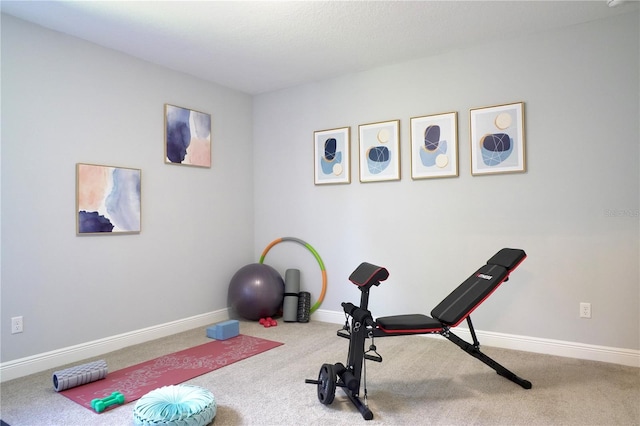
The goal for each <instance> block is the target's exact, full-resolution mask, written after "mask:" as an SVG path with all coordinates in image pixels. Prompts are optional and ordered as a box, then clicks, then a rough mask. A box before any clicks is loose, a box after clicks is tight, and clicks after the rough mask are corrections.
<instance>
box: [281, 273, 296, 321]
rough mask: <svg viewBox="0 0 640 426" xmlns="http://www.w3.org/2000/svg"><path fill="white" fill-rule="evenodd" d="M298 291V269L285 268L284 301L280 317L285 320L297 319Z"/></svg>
mask: <svg viewBox="0 0 640 426" xmlns="http://www.w3.org/2000/svg"><path fill="white" fill-rule="evenodd" d="M299 292H300V270H299V269H287V270H286V271H285V273H284V302H283V304H282V319H283V320H284V321H285V322H296V321H297V320H298V293H299Z"/></svg>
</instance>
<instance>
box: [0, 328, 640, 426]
mask: <svg viewBox="0 0 640 426" xmlns="http://www.w3.org/2000/svg"><path fill="white" fill-rule="evenodd" d="M339 328H340V326H338V325H336V324H327V323H321V322H315V321H312V322H310V323H305V324H301V323H283V322H280V323H279V324H278V326H277V327H272V328H264V327H262V326H261V325H259V324H258V323H256V322H248V321H242V322H241V325H240V332H241V333H243V334H247V335H251V336H257V337H262V338H266V339H271V340H276V341H279V342H283V343H284V345H283V346H280V347H278V348H275V349H272V350H270V351H267V352H265V353H262V354H259V355H256V356H254V357H251V358H249V359H246V360H243V361H240V362H237V363H235V364H232V365H229V366H226V367H224V368H221V369H219V370H216V371H213V372H211V373H208V374H205V375H203V376H200V377H196V378H194V379H192V380H190V381H188V382H187V383H190V384H193V385H197V386H202V387H205V388H207V389H209V390H211V392H213V394H214V395H215V397H216V401H217V404H218V409H217V415H216V417H215V419H214V421H213V423H212V424H213V425H216V426H219V425H299V424H306V425H352V424H365V423H367V424H382V425H417V424H420V425H422V424H434V425H462V424H464V425H640V369H638V368H633V367H625V366H620V365H615V364H607V363H602V362H595V361H584V360H577V359H571V358H562V357H556V356H548V355H540V354H532V353H526V352H518V351H512V350H505V349H497V348H491V347H482V350H483V352H485V353H486V354H487V355H489V356H490V357H492V358H494V359H495V360H496V361H497V362H499V363H501V364H502V365H504V366H505V367H506V368H508V369H510V370H512V371H513V372H514V373H516V374H517V375H519V376H520V377H523V378H525V379H527V380H530V381H531V382H532V383H533V388H532V389H530V390H525V389H523V388H521V387H520V386H518V385H516V384H514V383H512V382H510V381H509V380H506V379H504V378H503V377H500V376H498V375H497V374H496V373H495V371H493V370H492V369H490V368H488V367H487V366H485V365H484V364H482V363H481V362H480V361H478V360H476V359H475V358H473V357H471V356H469V355H468V354H466V353H465V352H463V351H462V350H460V349H459V348H458V347H457V346H455V345H453V344H452V343H450V342H448V341H447V340H445V339H444V338H440V337H436V338H434V337H425V336H402V337H389V338H379V339H376V340H375V344H376V346H377V350H378V352H379V353H380V355H381V356H382V357H383V362H382V363H375V362H369V361H368V362H367V363H366V373H367V394H368V405H369V407H370V408H371V410H372V411H373V413H374V419H373V420H371V421H369V422H367V421H365V420H364V419H363V418H362V417H361V415H360V413H359V412H358V411H357V410H356V409H355V407H353V405H352V404H351V402H350V401H349V400H348V398H347V397H346V396H345V395H344V393H343V392H342V390H341V389H338V390H337V392H336V397H335V400H334V402H333V403H332V404H331V405H323V404H321V403H320V402H319V401H318V398H317V396H316V386H315V385H310V384H305V382H304V381H305V379H307V378H309V379H315V378H317V376H318V371H319V370H320V367H321V366H322V364H323V363H331V364H333V363H335V362H343V363H344V362H345V361H346V358H347V348H348V343H349V342H348V340H346V339H342V338H339V337H337V336H336V331H337V330H338V329H339ZM208 341H210V340H209V339H208V338H207V337H206V334H205V329H204V328H203V329H196V330H191V331H188V332H185V333H180V334H177V335H175V336H170V337H166V338H163V339H159V340H156V341H153V342H149V343H146V344H141V345H136V346H132V347H129V348H126V349H123V350H119V351H116V352H112V353H108V354H105V355H103V356H102V357H100V358H102V359H105V360H106V361H107V364H108V366H109V370H110V371H115V370H118V369H121V368H124V367H128V366H130V365H134V364H137V363H140V362H143V361H147V360H149V359H152V358H156V357H158V356H161V355H165V354H168V353H171V352H175V351H178V350H181V349H185V348H188V347H191V346H195V345H197V344H201V343H205V342H208ZM481 343H482V342H481ZM100 358H96V359H100ZM93 360H94V359H90V360H86V361H83V362H88V361H93ZM81 363H82V362H78V363H75V364H71V365H67V366H60V367H58V368H56V369H55V370H58V369H61V368H66V367H70V366H72V365H78V364H81ZM53 371H54V370H51V371H46V372H42V373H38V374H33V375H31V376H28V377H23V378H20V379H16V380H11V381H8V382H5V383H3V384H2V385H1V386H0V418H2V421H4V422H6V423H8V424H9V425H11V426H21V425H23V426H35V425H61V426H75V425H77V426H86V425H96V426H100V425H109V426H113V425H131V424H133V417H132V412H133V408H134V406H135V403H130V404H126V405H124V406H120V407H118V408H116V409H114V410H110V411H107V412H104V413H102V414H96V413H93V412H91V411H90V410H88V409H86V408H83V407H81V406H80V405H78V404H76V403H74V402H72V401H70V400H68V399H67V398H65V397H64V396H62V395H59V394H57V393H56V392H55V390H54V389H53V384H52V379H51V374H52V372H53ZM362 393H363V392H362V391H361V394H362Z"/></svg>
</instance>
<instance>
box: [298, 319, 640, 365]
mask: <svg viewBox="0 0 640 426" xmlns="http://www.w3.org/2000/svg"><path fill="white" fill-rule="evenodd" d="M311 319H312V320H314V321H322V322H329V323H335V324H344V321H345V317H344V313H342V312H335V311H323V310H317V311H315V312H314V313H313V315H312V317H311ZM452 331H454V332H455V334H457V335H458V336H460V337H461V338H463V339H465V340H467V341H469V342H471V340H472V339H471V333H470V332H469V330H468V329H465V328H462V327H456V329H455V330H452ZM425 336H432V337H436V335H425ZM476 336H477V337H478V340H479V341H480V343H481V345H482V346H493V347H496V348H503V349H513V350H517V351H525V352H533V353H538V354H545V355H556V356H562V357H567V358H577V359H585V360H591V361H602V362H609V363H612V364H621V365H626V366H629V367H640V351H638V350H634V349H621V348H612V347H607V346H597V345H589V344H586V343H577V342H566V341H562V340H552V339H542V338H539V337H529V336H516V335H512V334H504V333H494V332H490V331H479V330H476Z"/></svg>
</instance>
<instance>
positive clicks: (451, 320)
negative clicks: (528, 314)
mask: <svg viewBox="0 0 640 426" xmlns="http://www.w3.org/2000/svg"><path fill="white" fill-rule="evenodd" d="M526 257H527V255H526V253H525V252H524V251H523V250H519V249H510V248H504V249H502V250H500V251H499V252H498V253H496V254H495V255H494V256H493V257H491V259H489V260H488V261H487V263H486V265H484V266H482V267H481V268H480V269H478V270H477V271H476V272H474V273H473V274H472V275H471V276H470V277H469V278H467V279H466V280H465V281H464V282H463V283H462V284H460V285H459V286H458V287H457V288H456V289H455V290H453V292H451V294H449V295H448V296H447V297H446V298H445V299H444V300H443V301H442V302H440V303H439V304H438V305H437V306H436V307H435V308H433V310H432V311H431V316H427V315H423V314H409V315H394V316H387V317H380V318H376V319H375V320H374V318H373V316H372V315H371V312H370V311H369V310H368V304H369V291H370V289H371V287H373V286H378V285H380V283H381V282H382V281H384V280H386V279H387V278H388V277H389V272H388V271H387V269H385V268H383V267H380V266H376V265H373V264H370V263H366V262H363V263H361V264H360V266H358V267H357V268H356V270H355V271H353V273H351V275H350V276H349V280H350V281H351V282H352V283H353V284H355V285H356V286H358V288H359V289H360V291H361V297H360V306H355V305H354V304H352V303H343V304H342V307H343V309H344V312H345V315H346V317H347V321H346V323H345V326H344V327H343V328H342V330H339V331H338V336H340V337H344V338H347V339H349V353H348V359H347V364H346V366H345V365H344V364H342V363H336V364H323V365H322V367H321V368H320V372H319V374H318V379H317V380H311V379H308V380H306V383H311V384H315V385H317V394H318V399H319V400H320V402H321V403H323V404H325V405H329V404H331V403H332V402H333V399H334V396H335V390H336V387H341V388H342V389H343V390H344V392H345V393H346V394H347V396H348V397H349V399H350V400H351V402H353V404H354V405H355V406H356V407H357V408H358V410H359V411H360V413H361V414H362V416H363V417H364V418H365V419H366V420H371V419H372V418H373V413H372V412H371V410H369V408H368V407H367V405H366V404H365V403H363V402H362V401H361V400H360V397H359V392H360V384H361V376H362V368H363V364H364V362H365V360H369V361H375V362H382V357H381V356H380V355H379V354H378V353H377V352H376V347H375V345H374V344H373V340H374V338H376V337H387V336H406V335H414V334H440V335H442V336H443V337H445V338H447V339H448V340H449V341H451V342H453V343H455V344H456V345H458V346H459V347H460V348H461V349H462V350H464V351H465V352H467V353H468V354H470V355H471V356H473V357H475V358H477V359H479V360H480V361H482V362H483V363H485V364H486V365H488V366H489V367H491V368H493V369H494V370H495V371H496V372H497V373H498V374H499V375H501V376H503V377H505V378H507V379H509V380H511V381H512V382H514V383H517V384H518V385H520V386H522V387H523V388H525V389H531V382H529V381H528V380H524V379H522V378H520V377H518V376H516V375H515V374H514V373H512V372H511V371H509V370H507V369H506V368H505V367H503V366H502V365H500V364H498V363H497V362H496V361H494V360H493V359H491V358H490V357H488V356H487V355H485V354H484V353H482V352H481V351H480V343H479V342H478V339H477V336H476V333H475V330H474V328H473V324H472V322H471V317H470V315H471V313H472V312H473V311H474V310H475V309H476V308H477V307H478V306H479V305H480V304H481V303H482V302H484V301H485V300H486V299H487V298H488V297H489V296H490V295H491V294H492V293H493V292H494V291H495V290H496V289H497V288H498V287H499V286H500V284H502V283H503V282H505V281H507V280H508V279H509V274H510V273H511V272H512V271H513V270H514V269H515V268H517V267H518V266H519V265H520V263H522V261H523V260H524V259H525V258H526ZM464 320H466V322H467V325H468V327H469V331H470V333H471V337H472V340H473V342H472V343H469V342H466V341H465V340H463V339H462V338H460V337H458V336H457V335H455V334H454V333H453V332H452V331H451V328H455V327H457V326H458V325H459V324H460V323H461V322H462V321H464ZM367 338H370V339H371V340H372V343H371V345H370V346H369V350H368V351H365V340H366V339H367ZM364 391H365V393H364V398H365V401H366V398H367V394H366V385H365V387H364Z"/></svg>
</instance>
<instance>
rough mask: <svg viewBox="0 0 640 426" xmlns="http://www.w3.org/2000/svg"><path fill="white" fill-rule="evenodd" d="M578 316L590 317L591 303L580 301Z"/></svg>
mask: <svg viewBox="0 0 640 426" xmlns="http://www.w3.org/2000/svg"><path fill="white" fill-rule="evenodd" d="M580 318H591V303H586V302H580Z"/></svg>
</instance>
